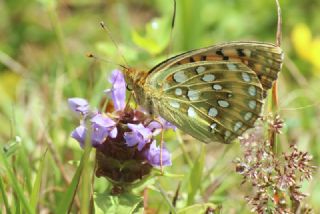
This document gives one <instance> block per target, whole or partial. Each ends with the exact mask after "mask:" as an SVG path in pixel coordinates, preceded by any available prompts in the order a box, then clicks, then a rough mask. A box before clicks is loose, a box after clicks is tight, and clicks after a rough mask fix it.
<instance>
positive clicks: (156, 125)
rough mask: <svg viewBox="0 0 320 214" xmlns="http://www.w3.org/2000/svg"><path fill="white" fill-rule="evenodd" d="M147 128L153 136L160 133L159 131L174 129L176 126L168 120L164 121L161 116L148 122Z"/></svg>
mask: <svg viewBox="0 0 320 214" xmlns="http://www.w3.org/2000/svg"><path fill="white" fill-rule="evenodd" d="M147 128H149V129H150V130H151V131H152V134H153V136H156V135H158V134H160V133H161V131H164V130H167V129H173V130H176V127H175V126H174V125H172V124H171V123H170V122H168V121H166V120H165V119H163V118H162V117H158V121H156V120H153V121H152V122H151V123H149V124H148V126H147ZM162 129H164V130H162Z"/></svg>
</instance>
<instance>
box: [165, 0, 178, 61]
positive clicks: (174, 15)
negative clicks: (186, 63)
mask: <svg viewBox="0 0 320 214" xmlns="http://www.w3.org/2000/svg"><path fill="white" fill-rule="evenodd" d="M176 11H177V2H176V0H173V14H172V20H171V29H170V41H169V48H168V53H167V58H169V56H170V53H171V51H172V44H173V42H172V40H173V38H172V37H173V36H172V34H173V29H174V24H175V22H176Z"/></svg>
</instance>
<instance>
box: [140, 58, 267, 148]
mask: <svg viewBox="0 0 320 214" xmlns="http://www.w3.org/2000/svg"><path fill="white" fill-rule="evenodd" d="M145 86H146V87H147V88H146V92H147V97H148V99H149V100H151V101H152V104H153V108H154V110H155V112H157V113H158V114H160V115H161V116H162V117H164V118H165V119H166V120H168V121H170V122H171V123H173V124H174V125H176V126H177V127H178V128H180V129H181V130H183V131H185V132H186V133H188V134H190V135H191V136H193V137H195V138H197V139H199V140H200V141H203V142H206V143H210V142H214V141H218V142H223V143H230V141H232V140H233V139H235V138H236V137H238V136H239V135H241V134H242V133H243V132H244V131H246V130H247V129H249V128H251V127H253V125H254V122H255V121H256V119H257V118H258V116H259V114H260V112H261V108H262V103H263V89H262V85H261V83H260V81H259V79H258V77H257V75H256V74H255V72H253V71H252V70H251V69H249V68H248V67H247V66H246V65H244V64H243V63H241V62H230V61H228V62H224V61H220V62H219V61H218V62H215V61H200V62H192V63H184V64H181V65H177V66H172V67H171V68H169V69H164V70H161V71H158V72H153V73H150V74H149V76H148V77H147V80H146V83H145Z"/></svg>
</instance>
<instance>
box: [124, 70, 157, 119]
mask: <svg viewBox="0 0 320 214" xmlns="http://www.w3.org/2000/svg"><path fill="white" fill-rule="evenodd" d="M124 74H125V78H126V83H127V85H128V88H131V89H132V90H133V92H134V96H135V100H136V101H137V103H138V104H139V105H140V106H141V107H143V108H144V110H146V111H147V112H148V113H149V114H151V115H153V114H154V113H155V112H154V107H153V105H152V102H151V97H158V96H159V95H158V96H157V95H155V94H154V93H155V91H152V90H149V87H147V86H146V85H145V82H146V79H147V77H148V72H145V71H142V70H135V69H132V68H129V69H125V70H124Z"/></svg>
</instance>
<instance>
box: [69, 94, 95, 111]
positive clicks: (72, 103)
mask: <svg viewBox="0 0 320 214" xmlns="http://www.w3.org/2000/svg"><path fill="white" fill-rule="evenodd" d="M68 103H69V107H70V108H71V110H72V111H74V112H76V113H80V114H82V115H86V114H88V113H89V111H90V106H89V103H88V101H87V100H85V99H82V98H78V97H74V98H69V99H68Z"/></svg>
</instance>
